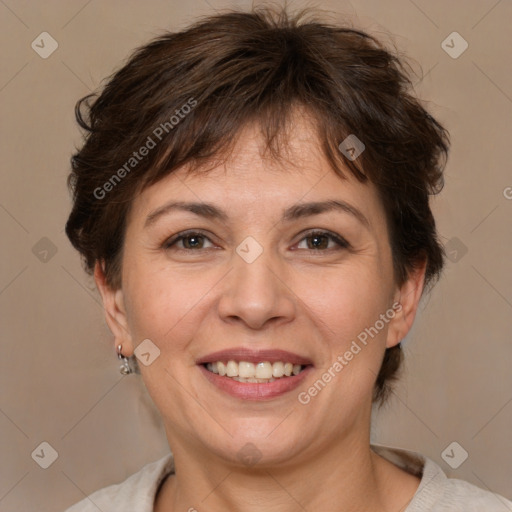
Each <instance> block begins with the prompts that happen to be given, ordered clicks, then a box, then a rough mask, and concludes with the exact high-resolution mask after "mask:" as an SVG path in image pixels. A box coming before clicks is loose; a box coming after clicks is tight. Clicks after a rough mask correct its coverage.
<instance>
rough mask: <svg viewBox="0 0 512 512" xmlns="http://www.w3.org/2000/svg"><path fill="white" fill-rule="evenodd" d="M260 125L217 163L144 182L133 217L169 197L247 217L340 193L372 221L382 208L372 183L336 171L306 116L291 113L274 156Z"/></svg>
mask: <svg viewBox="0 0 512 512" xmlns="http://www.w3.org/2000/svg"><path fill="white" fill-rule="evenodd" d="M260 129H261V127H260V126H259V124H251V125H247V126H246V127H245V128H244V129H243V130H242V131H241V132H240V134H239V135H238V137H237V140H236V143H235V144H234V145H233V150H232V152H230V154H229V157H228V158H227V159H226V160H225V161H223V162H221V163H219V164H218V165H217V164H216V163H215V162H214V161H213V160H212V161H211V162H209V163H207V164H204V165H203V166H200V167H196V168H193V169H192V170H191V171H190V172H189V167H187V166H185V167H183V168H180V169H177V170H175V171H173V172H172V173H170V174H169V175H167V176H166V177H164V178H163V179H161V180H160V181H158V182H157V183H155V184H153V185H151V186H150V187H148V188H146V189H145V190H144V191H143V192H142V194H140V195H139V196H138V197H137V198H136V199H135V200H134V204H133V205H132V213H133V216H134V217H135V218H134V219H133V220H135V221H136V222H137V221H143V220H144V219H145V218H146V217H147V215H148V214H149V213H150V212H151V211H152V210H154V209H155V208H158V207H159V206H162V205H163V204H165V203H166V202H168V201H169V200H180V201H194V202H208V203H214V204H217V205H219V206H220V207H221V208H222V210H224V211H226V212H227V214H228V215H229V216H234V217H238V218H242V217H246V218H249V217H250V215H255V214H257V215H258V216H260V217H261V216H262V215H269V216H274V215H277V214H279V212H281V211H283V209H284V208H286V207H289V206H291V205H292V204H296V203H303V202H313V201H325V200H336V199H339V200H343V201H345V202H347V203H349V204H353V205H354V206H355V207H356V208H358V209H359V210H361V211H363V213H364V215H365V216H366V217H367V218H368V219H369V220H370V222H371V223H372V224H374V227H377V226H376V225H375V223H376V222H377V223H378V222H379V219H382V218H383V217H384V215H383V213H384V212H383V207H382V205H381V202H380V200H379V198H378V194H377V190H376V188H375V186H374V185H373V184H372V183H371V182H370V181H367V182H366V183H361V182H359V181H358V180H357V179H356V178H355V177H354V176H353V175H352V173H351V172H350V171H349V170H348V169H344V170H343V175H344V177H340V176H339V175H338V174H337V173H336V172H335V170H334V169H333V168H332V167H331V165H330V164H329V162H328V160H327V158H326V156H325V155H324V154H323V152H322V149H321V144H320V141H319V139H318V135H317V133H316V130H315V127H314V125H313V123H311V122H310V121H308V119H307V118H306V117H300V116H297V115H296V116H295V117H294V119H293V123H291V124H290V129H289V131H288V132H287V134H286V138H283V142H285V143H283V145H282V146H280V153H279V159H275V158H272V157H271V156H270V155H269V153H268V151H266V148H265V144H264V138H263V136H262V134H261V131H260ZM285 139H286V140H285ZM372 218H373V219H374V220H373V222H372V220H371V219H372Z"/></svg>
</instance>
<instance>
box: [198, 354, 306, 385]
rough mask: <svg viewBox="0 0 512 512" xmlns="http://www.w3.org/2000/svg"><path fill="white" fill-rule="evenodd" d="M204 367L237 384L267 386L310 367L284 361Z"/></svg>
mask: <svg viewBox="0 0 512 512" xmlns="http://www.w3.org/2000/svg"><path fill="white" fill-rule="evenodd" d="M203 366H204V367H205V368H206V369H207V370H208V371H209V372H212V373H216V374H218V375H220V376H221V377H228V378H230V379H232V380H235V381H237V382H249V383H258V384H266V383H268V382H274V381H276V380H280V379H287V378H288V377H293V376H295V375H299V373H301V372H302V371H304V369H305V368H307V367H308V366H310V365H300V364H292V363H289V362H283V361H276V362H274V363H270V362H269V361H262V362H260V363H251V362H249V361H234V360H229V361H215V362H212V363H204V364H203Z"/></svg>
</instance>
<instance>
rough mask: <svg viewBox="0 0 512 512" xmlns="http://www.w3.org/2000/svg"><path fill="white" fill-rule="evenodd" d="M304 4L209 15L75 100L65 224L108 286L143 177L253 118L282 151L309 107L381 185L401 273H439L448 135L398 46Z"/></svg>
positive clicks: (222, 144) (332, 144) (113, 282)
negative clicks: (78, 143) (353, 140)
mask: <svg viewBox="0 0 512 512" xmlns="http://www.w3.org/2000/svg"><path fill="white" fill-rule="evenodd" d="M309 14H310V9H304V10H302V11H300V12H299V13H298V14H295V15H291V14H289V13H287V12H286V9H282V10H276V11H275V10H272V9H270V8H266V7H264V8H255V9H253V10H252V11H251V12H242V11H238V10H230V11H225V12H224V13H221V14H215V15H211V16H207V17H203V18H201V19H199V20H197V21H196V22H195V23H194V24H193V25H191V26H190V27H188V28H186V29H185V30H182V31H179V32H165V33H164V34H162V35H160V36H158V37H156V38H155V39H153V40H152V41H150V42H149V43H148V44H146V45H144V46H142V47H140V48H138V49H136V50H135V52H134V53H133V54H132V55H131V56H130V58H129V59H128V61H127V62H126V63H125V64H124V65H123V66H122V67H121V68H120V69H119V70H118V71H117V72H115V73H114V74H113V75H112V76H111V77H109V79H108V83H107V84H106V85H105V86H104V88H103V90H102V91H101V94H99V95H97V94H90V95H88V96H85V97H84V98H82V99H80V100H79V101H78V102H77V104H76V107H75V115H76V119H77V122H78V123H79V125H80V126H81V127H82V128H83V129H84V130H85V132H86V133H85V137H84V142H83V145H82V147H81V148H80V149H77V151H76V153H74V154H73V156H72V158H71V168H72V170H71V173H70V175H69V177H68V186H69V187H70V189H71V191H72V194H73V206H72V211H71V213H70V215H69V218H68V221H67V224H66V234H67V236H68V238H69V240H70V241H71V243H72V244H73V246H74V247H75V248H76V249H77V250H78V251H79V252H80V254H81V255H82V259H83V262H84V267H85V269H86V271H87V272H88V273H92V272H93V270H94V265H95V263H96V261H99V262H101V264H102V265H103V268H104V272H105V276H106V282H107V284H108V285H109V286H111V287H112V288H114V289H117V288H119V287H120V286H121V268H122V254H123V250H122V249H123V241H124V236H125V230H126V219H127V215H128V213H129V211H130V207H131V205H132V203H133V200H134V198H135V197H136V195H137V194H139V193H140V192H141V191H143V190H144V189H145V188H146V187H147V186H149V185H151V184H154V183H156V182H158V181H159V180H160V179H162V178H163V177H165V176H167V175H169V174H170V173H172V172H173V171H174V170H176V169H177V168H179V167H182V166H184V167H185V168H187V169H188V171H187V172H193V171H194V170H195V171H196V172H198V170H199V168H200V167H204V165H205V164H207V163H211V162H213V161H214V160H217V159H221V160H222V159H227V158H228V155H229V153H230V151H231V149H232V148H233V146H234V143H235V141H236V136H237V134H238V133H239V132H240V131H241V129H242V128H244V127H245V126H246V125H247V124H248V123H250V122H258V123H259V126H260V128H261V134H262V137H263V140H264V141H265V144H266V146H265V148H266V150H268V151H270V153H271V155H272V157H273V158H274V159H276V160H277V159H279V158H280V148H282V147H285V146H286V144H284V143H285V142H286V136H287V134H288V133H289V130H288V128H289V124H288V123H289V119H290V116H291V114H292V111H294V109H295V107H298V106H300V107H301V108H303V109H306V111H307V112H308V114H310V116H309V117H310V118H311V120H312V123H313V125H314V129H315V132H316V134H317V135H318V140H319V141H320V144H321V150H322V151H323V153H324V154H325V156H326V157H327V159H328V161H329V164H330V165H331V166H332V169H333V171H334V172H336V173H337V174H338V175H339V176H340V177H341V178H344V177H346V176H345V173H346V172H347V170H348V172H350V173H351V174H352V175H353V176H355V177H356V178H357V179H358V180H359V181H360V182H363V183H364V182H366V181H367V180H370V181H371V182H372V183H373V184H375V186H376V189H377V191H378V195H379V198H380V200H381V201H382V204H383V206H384V209H385V212H386V221H387V226H388V231H389V241H390V246H391V249H392V255H393V273H394V279H395V281H396V283H397V284H398V285H401V284H403V283H404V282H405V280H406V279H407V276H408V275H409V273H410V272H411V271H412V270H414V269H415V268H417V267H418V266H419V265H421V264H423V263H425V261H426V273H425V288H426V287H428V286H429V285H432V284H433V283H434V282H435V281H436V280H437V279H438V278H439V275H440V273H441V270H442V267H443V264H444V250H443V246H442V245H441V243H440V242H439V240H438V237H437V232H436V226H435V221H434V218H433V215H432V212H431V209H430V205H429V196H430V195H432V194H436V193H437V192H439V191H440V190H441V189H442V187H443V176H442V175H443V169H444V166H445V164H446V160H447V156H448V148H449V135H448V133H447V131H446V130H445V129H444V128H443V126H442V125H441V124H440V123H439V122H438V121H436V120H435V119H434V118H433V117H432V116H431V115H430V114H429V113H428V112H427V110H426V109H425V108H424V106H422V104H421V101H420V100H419V99H417V98H416V97H415V95H414V94H412V92H411V91H412V89H413V86H412V81H411V79H410V78H409V74H410V73H409V71H410V66H409V65H407V64H406V62H405V59H403V58H402V57H401V56H400V55H399V53H398V51H397V50H396V49H395V50H391V49H389V48H386V47H385V45H384V44H383V43H381V42H379V41H378V40H377V39H376V38H375V37H373V36H371V35H369V34H367V33H365V32H364V31H361V30H357V29H354V28H352V27H350V26H348V25H347V26H344V25H345V24H343V26H339V25H337V24H330V23H326V22H323V21H319V20H318V19H316V18H315V17H314V16H313V17H311V16H309V17H308V15H309ZM406 66H407V67H406ZM349 135H355V136H356V137H357V138H358V139H359V140H360V141H362V142H363V144H364V145H365V149H364V151H363V152H362V153H361V154H360V155H359V156H358V157H357V158H355V159H354V158H351V155H350V154H348V155H347V154H346V152H343V151H341V150H340V143H342V142H343V141H344V140H345V139H346V137H348V136H349ZM424 291H425V289H424ZM402 359H403V355H402V349H401V346H400V344H398V345H396V346H395V347H391V348H388V349H386V351H385V354H384V357H383V361H382V365H381V368H380V372H379V374H378V376H377V379H376V383H375V388H374V393H373V402H376V403H378V404H379V405H382V404H383V403H384V402H385V400H386V399H387V396H388V395H389V392H390V390H391V387H390V384H391V382H392V381H393V380H395V379H396V378H397V372H398V369H399V367H400V365H401V362H402Z"/></svg>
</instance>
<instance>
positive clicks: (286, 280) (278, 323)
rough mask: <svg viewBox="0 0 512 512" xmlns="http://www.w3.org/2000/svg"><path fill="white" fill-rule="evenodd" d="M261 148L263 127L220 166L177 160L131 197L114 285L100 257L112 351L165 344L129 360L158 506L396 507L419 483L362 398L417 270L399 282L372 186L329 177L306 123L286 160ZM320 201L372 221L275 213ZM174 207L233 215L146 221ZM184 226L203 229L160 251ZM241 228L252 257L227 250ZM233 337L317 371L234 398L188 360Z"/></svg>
mask: <svg viewBox="0 0 512 512" xmlns="http://www.w3.org/2000/svg"><path fill="white" fill-rule="evenodd" d="M261 144H262V142H261V139H260V136H259V132H258V130H257V128H256V127H255V126H252V125H251V126H248V127H246V129H245V130H243V131H242V132H241V133H240V136H239V138H238V140H237V145H236V147H235V151H234V153H233V155H232V158H230V159H229V161H228V162H227V163H226V164H225V165H219V166H217V167H215V168H213V169H212V170H210V171H209V172H208V173H204V174H199V173H194V174H191V175H189V176H186V175H185V173H184V170H183V169H179V170H178V171H176V172H174V173H172V174H171V175H169V176H167V177H166V178H164V179H163V180H161V181H160V182H158V183H156V184H154V185H152V186H151V187H150V188H147V189H146V190H145V191H144V192H143V193H142V194H140V195H139V196H137V197H136V198H135V199H134V202H133V207H132V209H131V212H130V215H129V218H128V224H127V231H126V238H125V245H124V248H123V251H124V252H123V270H122V286H121V288H120V289H117V290H113V289H110V288H109V287H108V286H107V285H106V284H105V278H104V275H103V273H102V267H101V265H100V264H99V263H97V265H96V269H95V279H96V283H97V285H98V288H99V290H100V292H101V295H102V298H103V302H104V306H105V313H106V319H107V323H108V325H109V327H110V329H111V331H112V333H113V335H114V337H115V345H116V346H117V345H119V344H122V346H123V354H124V355H125V356H130V355H131V354H133V352H134V349H135V348H136V346H137V345H138V344H139V343H140V342H141V341H142V340H144V339H146V338H149V339H150V340H151V341H152V342H153V343H154V344H155V345H156V346H158V348H159V350H160V355H159V357H157V358H156V359H155V360H154V362H153V363H152V364H150V365H149V366H144V365H143V364H140V363H139V366H140V368H141V372H142V378H143V380H144V383H145V385H146V386H147V388H148V391H149V393H150V395H151V397H152V399H153V401H154V403H155V404H156V406H157V408H158V409H159V411H160V413H161V415H162V417H163V420H164V424H165V429H166V434H167V438H168V442H169V445H170V447H171V449H172V451H173V453H174V459H175V466H176V474H175V475H172V476H170V477H169V478H168V479H167V480H166V481H165V483H164V485H163V486H162V488H161V491H160V492H159V494H158V496H157V500H156V503H155V511H157V512H162V511H166V512H170V511H178V510H179V511H186V510H189V509H191V508H192V507H193V508H195V509H196V510H198V511H201V510H208V511H209V512H215V511H221V510H222V511H225V510H251V512H253V511H254V512H257V511H260V510H261V511H263V510H265V511H266V512H268V511H279V512H288V511H296V510H298V509H300V508H301V507H303V508H304V509H305V510H310V511H311V510H343V511H346V512H356V511H363V510H364V511H367V510H373V511H389V512H399V511H400V510H404V509H405V507H406V505H407V503H408V502H409V501H410V500H411V499H412V497H413V495H414V493H415V491H416V490H417V487H418V485H419V483H420V480H419V479H418V478H417V477H415V476H413V475H410V474H408V473H406V472H405V471H403V470H401V469H399V468H398V467H396V466H394V465H393V464H391V463H390V462H388V461H386V460H385V459H383V458H382V457H380V456H378V455H377V454H375V453H374V452H373V451H372V450H371V449H370V420H371V405H372V403H371V397H372V390H373V387H374V382H375V379H376V376H377V374H378V371H379V368H380V364H381V361H382V357H383V354H384V351H385V349H386V347H392V346H394V345H396V344H397V343H398V342H399V341H400V340H402V339H403V338H404V337H405V335H406V334H407V332H408V331H409V330H410V328H411V326H412V323H413V320H414V316H415V314H416V310H417V307H418V302H419V299H420V295H421V290H422V288H423V283H424V274H425V266H424V265H423V266H420V268H419V269H418V270H417V271H415V273H414V274H411V275H410V277H409V279H408V281H407V282H406V283H404V284H403V285H402V286H401V287H398V286H397V284H396V283H395V282H394V280H393V273H392V254H391V248H390V244H389V240H388V230H387V226H386V222H385V216H384V209H383V206H382V204H381V202H380V200H379V198H378V196H377V192H376V189H375V187H374V185H373V184H361V183H359V182H358V181H357V180H356V179H355V178H353V177H352V176H351V175H350V173H349V172H348V171H347V172H346V176H347V179H346V180H343V179H341V178H340V177H339V176H337V175H336V174H335V173H334V171H333V170H332V169H331V168H330V167H329V165H328V163H327V160H326V159H325V157H324V156H323V155H322V153H321V151H320V150H319V142H318V140H317V138H316V135H315V132H314V130H313V128H312V124H311V123H310V122H308V119H307V117H306V116H304V115H300V116H299V115H298V116H297V118H296V119H295V122H294V123H293V131H292V132H291V133H290V137H289V146H288V149H287V159H286V160H284V161H283V162H281V163H278V162H276V161H273V160H270V159H268V158H264V157H263V156H262V153H261V148H262V146H261ZM327 199H341V200H344V201H346V202H348V203H350V204H351V205H352V206H354V207H355V208H357V209H358V210H360V211H361V212H362V213H363V214H364V216H365V217H366V218H367V220H368V222H369V228H366V227H365V226H364V225H363V223H361V222H360V221H359V220H358V219H357V218H356V217H354V216H352V215H350V214H348V213H343V212H340V211H331V212H325V213H321V214H318V215H314V216H309V217H305V218H300V219H296V220H293V221H291V222H284V221H282V220H281V215H282V211H283V210H284V209H285V208H287V207H290V206H293V205H296V204H297V203H305V202H312V201H323V200H327ZM170 200H179V201H207V202H209V203H213V204H215V205H216V206H217V207H218V208H221V209H223V210H224V211H225V212H226V214H227V215H228V220H227V222H225V223H223V222H220V221H217V220H212V219H210V218H205V217H200V216H197V215H195V214H193V213H190V212H184V211H173V212H171V213H169V214H167V215H164V216H161V217H160V218H158V220H156V221H155V222H154V224H151V225H150V226H149V227H148V228H145V227H144V223H145V220H146V218H147V216H148V215H149V214H150V213H152V212H153V211H155V210H156V209H157V208H159V207H160V206H162V205H163V204H165V203H166V202H168V201H170ZM188 229H197V230H201V232H202V234H203V235H204V236H206V237H207V238H206V239H201V240H199V243H198V240H197V239H192V240H191V239H190V238H189V239H187V240H185V243H187V242H188V244H189V245H187V246H184V245H183V242H178V244H177V245H175V246H172V247H170V248H164V247H162V246H163V244H164V242H165V240H167V239H169V238H170V237H171V236H173V235H175V234H177V233H179V232H182V231H184V230H188ZM312 229H315V230H324V231H330V232H332V233H333V234H335V235H338V236H341V237H343V238H344V239H345V240H346V241H348V242H349V244H350V247H349V248H344V247H338V246H337V245H336V243H335V242H334V240H332V239H330V238H328V237H327V238H323V237H321V238H320V240H319V241H320V246H321V247H320V248H314V245H313V244H312V239H314V237H311V236H309V237H308V235H309V233H308V231H310V230H312ZM247 236H252V237H253V238H254V239H256V240H257V241H258V243H259V244H260V245H261V246H262V247H263V253H262V254H261V255H260V256H259V257H258V258H257V259H256V260H255V261H254V262H252V263H250V264H249V263H247V262H246V261H244V260H243V259H242V258H241V257H240V256H239V255H238V254H237V253H236V251H235V249H236V247H237V246H238V245H239V244H240V243H241V242H242V241H243V240H244V239H245V238H246V237H247ZM308 241H309V242H308ZM190 242H192V244H190ZM194 242H195V244H196V245H194ZM317 242H318V240H317ZM327 244H328V245H327ZM198 245H199V248H192V249H190V247H191V246H192V247H197V246H198ZM184 247H189V250H188V251H186V250H185V248H184ZM308 247H309V250H308ZM180 248H181V250H179V249H180ZM396 302H400V303H401V305H402V308H401V310H400V311H399V312H397V313H396V315H395V316H394V318H393V319H392V320H390V321H389V322H388V323H387V324H385V327H384V328H383V329H382V330H380V331H379V333H378V335H377V336H375V337H374V338H373V339H371V341H370V342H369V343H368V344H367V346H365V347H364V348H363V349H362V350H361V352H359V353H358V354H357V355H356V356H355V357H354V358H353V359H352V360H351V361H350V362H349V364H347V365H346V366H345V367H344V368H343V370H342V371H341V372H339V373H337V374H336V377H335V378H333V379H332V380H331V382H330V383H329V384H328V385H326V386H325V388H324V389H322V391H321V392H320V393H318V394H317V395H316V396H315V397H313V398H312V399H311V401H310V402H309V403H308V404H307V405H302V404H301V403H299V401H298V399H297V395H298V393H299V392H300V391H305V390H307V389H308V387H310V386H311V385H312V384H313V383H314V382H315V381H316V380H317V379H319V378H321V376H322V374H323V373H324V372H325V371H326V370H327V369H328V368H329V367H331V366H332V364H333V363H334V362H335V361H336V359H337V357H338V356H339V355H343V354H344V353H345V352H346V351H347V350H348V349H349V347H350V344H351V342H352V341H353V340H355V339H356V338H357V335H358V334H359V333H360V332H362V331H363V330H364V329H365V328H367V327H370V326H373V325H374V324H375V322H376V320H378V319H379V315H381V314H383V313H385V312H386V311H387V310H389V309H390V308H391V307H392V305H393V304H394V303H396ZM239 346H244V347H251V348H257V349H260V348H261V349H263V348H279V349H284V350H289V351H291V352H295V353H297V354H300V355H303V356H305V357H308V358H310V359H311V360H312V361H313V363H314V370H313V372H311V374H310V375H309V376H308V378H307V380H306V381H305V383H304V384H303V385H301V386H300V387H299V388H298V389H297V390H293V391H291V392H289V393H286V394H285V395H283V396H280V397H276V398H273V399H270V400H266V401H259V402H255V401H248V400H241V399H238V398H234V397H232V396H230V395H227V394H226V393H224V392H222V391H220V390H218V389H217V388H216V387H215V386H213V385H212V384H211V383H210V382H209V381H208V380H207V379H206V378H205V377H204V375H203V374H202V372H201V371H200V370H199V368H198V367H197V365H196V364H195V361H196V359H198V358H199V357H200V356H204V355H206V354H208V353H211V352H213V351H217V350H222V349H226V348H232V347H239ZM246 443H253V444H254V445H255V446H256V447H257V449H258V450H259V453H260V456H261V458H260V459H259V461H258V462H257V463H256V464H254V465H251V466H248V465H245V464H244V463H243V462H241V461H240V460H239V457H238V454H239V451H240V450H241V449H242V448H243V447H244V445H245V444H246ZM305 483H306V485H305Z"/></svg>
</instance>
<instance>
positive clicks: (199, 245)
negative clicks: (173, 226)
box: [162, 231, 213, 251]
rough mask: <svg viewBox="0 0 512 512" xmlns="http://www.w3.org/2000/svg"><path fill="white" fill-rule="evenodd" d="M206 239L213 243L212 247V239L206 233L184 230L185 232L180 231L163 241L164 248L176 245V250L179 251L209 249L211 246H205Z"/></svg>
mask: <svg viewBox="0 0 512 512" xmlns="http://www.w3.org/2000/svg"><path fill="white" fill-rule="evenodd" d="M206 241H208V242H209V243H210V244H211V247H213V244H212V242H211V240H210V239H209V238H208V237H207V236H206V235H204V234H202V233H199V232H197V231H184V232H183V233H178V234H177V235H175V236H173V237H171V238H169V239H167V240H166V241H165V242H164V243H163V245H162V247H163V248H164V249H171V248H172V247H176V250H179V251H193V250H196V249H209V248H210V247H205V242H206ZM180 244H181V247H180Z"/></svg>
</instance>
